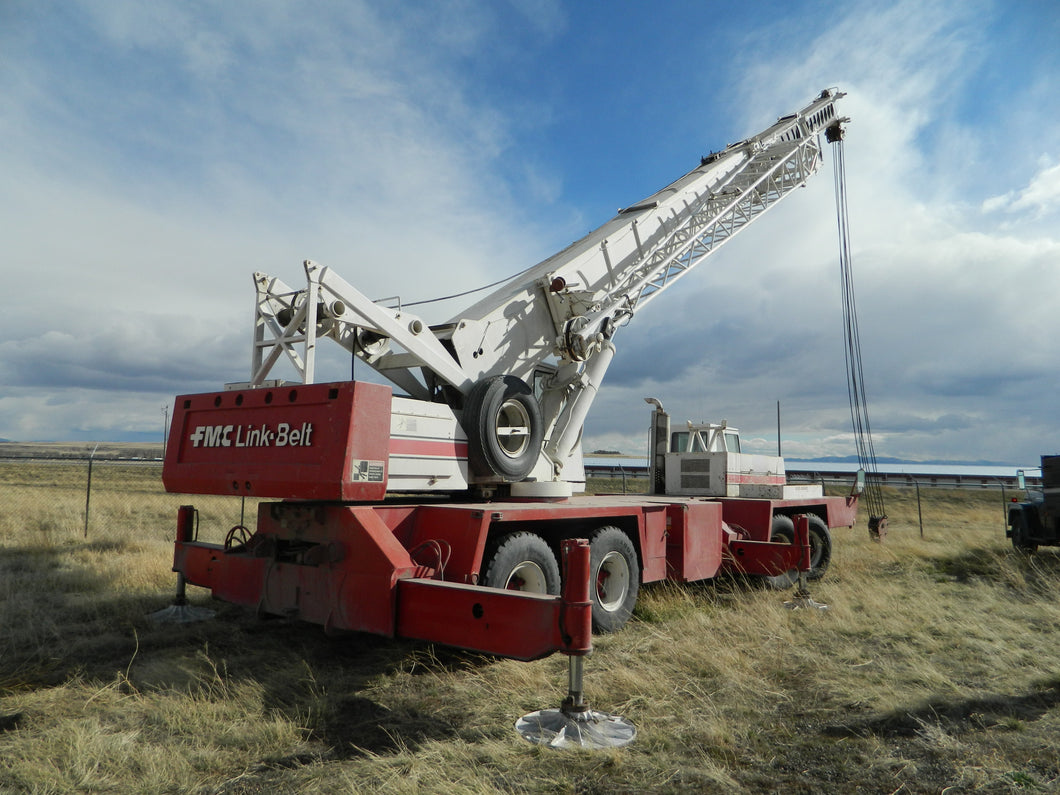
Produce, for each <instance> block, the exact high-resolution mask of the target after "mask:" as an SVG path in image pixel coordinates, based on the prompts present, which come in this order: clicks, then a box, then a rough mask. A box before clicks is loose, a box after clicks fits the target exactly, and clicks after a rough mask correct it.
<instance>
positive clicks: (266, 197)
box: [0, 0, 1060, 465]
mask: <svg viewBox="0 0 1060 795" xmlns="http://www.w3.org/2000/svg"><path fill="white" fill-rule="evenodd" d="M1057 41H1060V6H1058V5H1057V4H1056V3H1055V2H1053V1H1052V0H1040V1H1035V0H1022V1H1021V0H1015V1H1013V2H988V1H987V0H967V1H966V0H961V1H959V2H956V1H955V2H894V3H885V2H883V3H881V2H845V3H818V2H814V3H810V2H763V3H753V4H744V5H743V6H740V7H739V8H737V6H736V5H735V4H732V3H713V2H695V3H692V2H671V3H667V2H659V3H655V4H651V5H648V4H644V3H610V4H599V3H560V2H546V1H545V0H510V2H492V3H486V2H471V1H470V0H468V1H467V2H404V3H400V4H396V3H383V2H375V3H363V2H352V1H351V2H341V3H340V2H320V3H297V2H280V0H275V1H274V2H270V1H269V0H258V1H257V2H235V1H233V2H226V3H207V2H194V0H185V1H183V2H170V1H168V0H156V2H152V3H150V4H145V3H141V2H133V1H132V0H108V2H105V3H91V2H70V1H69V0H63V1H62V2H59V1H58V0H57V1H55V2H50V1H49V0H6V2H3V3H0V97H2V100H3V101H2V102H0V140H2V141H3V146H2V147H0V174H3V175H4V179H3V180H0V252H2V254H3V257H2V259H0V269H2V271H3V278H4V284H5V287H6V289H5V295H6V296H7V298H8V300H7V301H5V308H4V311H3V312H0V332H2V334H0V437H4V438H9V439H14V440H42V439H57V440H82V441H86V442H88V441H100V440H111V439H153V438H160V437H161V426H162V406H163V405H165V404H170V403H171V402H172V398H173V396H174V395H176V394H178V393H186V392H194V391H206V390H212V389H216V388H219V387H220V385H222V384H223V383H224V382H226V381H235V380H242V379H245V378H246V377H247V371H248V369H249V366H250V354H249V350H250V338H251V319H252V306H253V288H252V283H251V274H252V273H253V272H254V271H259V270H260V271H265V272H267V273H270V274H273V275H277V276H280V277H282V278H284V279H285V280H287V281H288V282H289V283H296V282H297V281H298V280H299V279H300V278H301V277H300V273H301V269H300V263H301V261H302V260H303V259H306V258H311V259H314V260H317V261H319V262H321V263H324V264H326V265H329V266H331V267H334V268H335V269H336V270H337V271H339V273H341V274H342V275H343V276H344V277H345V278H346V279H348V280H349V281H351V282H352V283H354V284H355V285H356V286H358V287H359V288H360V289H361V290H362V291H364V292H365V293H367V294H369V295H372V296H379V297H383V296H390V295H395V294H400V295H401V296H402V299H403V300H405V301H415V300H420V299H424V298H432V297H435V296H440V295H447V294H451V293H454V292H459V291H462V290H466V289H470V288H472V287H476V286H479V285H484V284H487V283H489V282H493V281H496V280H497V279H499V278H501V277H503V276H507V275H509V274H512V273H515V272H517V271H519V270H522V269H523V268H525V267H529V266H531V265H533V264H534V263H536V262H538V261H540V260H542V259H544V258H545V257H547V256H549V255H551V254H552V253H554V252H555V251H558V250H559V249H561V248H563V247H564V246H566V245H567V244H568V243H569V242H571V241H572V240H574V239H577V238H579V237H581V236H582V235H584V234H585V233H587V232H588V231H590V230H591V229H593V228H595V227H596V226H599V225H600V224H602V223H603V222H605V221H606V220H607V219H608V218H609V217H610V216H611V215H612V214H613V213H614V211H615V209H616V208H618V207H620V206H627V205H630V204H632V203H633V202H635V201H636V200H637V199H640V198H642V197H643V196H646V195H648V194H650V193H653V192H654V191H655V190H657V189H659V188H660V187H662V186H664V185H665V184H667V183H669V182H670V181H671V180H673V179H674V178H676V177H678V176H680V175H682V174H683V173H685V172H686V171H688V170H689V169H690V168H692V167H693V166H695V165H696V164H697V163H698V159H699V157H700V156H701V155H704V154H707V153H708V152H710V151H712V150H715V149H720V148H722V147H723V146H725V145H726V144H728V143H731V142H733V141H736V140H739V139H741V138H744V137H747V136H748V135H752V134H754V133H756V132H758V131H759V130H760V129H762V128H764V127H766V126H768V124H770V123H771V122H772V121H773V120H775V119H776V117H778V116H780V115H783V114H786V113H789V112H791V111H794V110H796V109H798V108H799V107H802V106H803V105H804V104H806V103H807V102H808V101H809V100H810V99H812V98H813V97H814V96H815V95H816V94H817V93H818V92H819V91H820V90H821V89H822V88H825V87H828V86H838V87H839V88H840V89H841V90H843V91H845V92H847V94H848V96H847V97H846V98H845V99H844V100H843V104H842V110H843V113H844V114H845V115H847V116H850V117H851V119H852V121H851V123H850V124H849V126H848V134H847V143H846V158H847V186H848V191H849V205H850V214H851V228H852V241H851V242H852V247H853V255H854V268H855V282H856V287H857V298H858V308H859V314H860V320H861V342H862V353H863V357H864V369H865V376H866V382H867V392H868V398H869V407H870V418H871V422H872V428H873V432H874V438H875V442H876V452H877V454H879V455H881V456H896V457H902V458H909V459H919V460H926V459H951V460H961V461H975V460H992V461H1001V462H1006V463H1011V464H1014V465H1016V464H1019V465H1023V464H1032V463H1034V461H1035V460H1036V459H1037V456H1038V455H1039V454H1040V453H1042V452H1056V451H1058V450H1060V431H1058V427H1057V420H1058V416H1057V415H1058V412H1057V410H1056V399H1055V397H1054V395H1055V394H1056V393H1057V391H1058V386H1060V384H1058V380H1060V379H1058V376H1057V373H1058V372H1060V352H1058V348H1057V346H1056V345H1055V343H1054V340H1056V339H1058V338H1060V312H1057V309H1056V306H1057V299H1056V296H1057V295H1058V294H1060V223H1058V222H1060V123H1058V121H1060V119H1058V115H1060V111H1058V110H1057V108H1058V107H1060V103H1058V102H1057V97H1058V96H1060V84H1058V83H1060V55H1058V54H1057V50H1058V48H1057V47H1056V46H1055V42H1057ZM832 190H833V189H832V176H831V165H830V162H828V163H827V164H826V167H825V168H824V169H822V172H821V173H820V174H818V175H817V176H815V177H814V178H813V179H812V180H811V181H810V182H809V184H808V185H807V187H806V188H805V189H804V190H801V191H799V192H798V193H797V194H796V195H795V196H793V197H791V198H790V199H789V200H788V201H787V202H785V203H784V204H782V205H781V206H780V207H778V208H777V209H776V210H775V211H773V212H772V213H769V214H767V216H765V217H763V218H762V219H761V220H760V221H758V222H756V224H755V225H753V226H752V227H751V228H749V229H748V230H747V231H746V232H744V233H743V234H742V235H741V236H739V237H738V238H737V239H736V240H734V241H733V242H732V243H731V244H729V245H728V246H727V247H726V248H725V249H723V250H722V251H720V252H719V253H718V254H716V255H714V256H712V257H710V258H709V259H708V260H707V261H706V262H705V263H704V264H702V265H701V266H700V267H699V268H698V269H697V270H696V271H695V272H694V273H693V274H690V275H689V277H687V278H686V279H685V280H682V281H681V282H680V283H679V286H675V288H674V289H673V290H671V291H669V292H668V293H667V294H666V295H664V296H661V297H660V298H659V299H658V300H656V301H653V302H652V303H651V304H650V305H649V306H648V307H646V308H645V309H644V311H643V312H642V313H640V315H639V316H638V317H637V318H635V319H634V321H633V322H632V323H631V324H630V326H629V327H628V328H626V329H623V330H622V332H621V333H620V334H619V335H618V336H616V339H615V342H616V345H617V347H618V356H617V358H616V360H615V363H614V364H613V365H612V368H611V370H610V372H609V373H608V377H607V379H606V380H605V382H604V388H603V390H602V392H601V395H600V398H599V399H598V402H597V405H596V406H595V407H594V410H593V413H592V415H591V416H590V420H589V422H588V424H587V427H586V439H585V444H586V446H587V447H588V448H589V449H593V448H596V447H604V448H616V449H622V450H624V451H626V452H640V451H641V450H642V449H643V447H644V446H645V439H646V428H647V412H646V408H647V407H646V406H645V404H644V403H643V400H642V398H643V397H645V396H648V395H651V396H654V397H657V398H659V399H660V400H662V401H663V403H664V404H665V405H666V406H667V408H668V409H670V410H671V413H672V414H673V415H674V417H675V419H677V420H678V421H681V420H683V419H686V418H687V419H706V420H718V419H722V418H724V419H727V420H728V421H729V422H730V423H731V424H734V425H737V426H739V427H740V428H741V429H742V430H743V431H744V435H745V437H748V438H750V439H752V440H757V441H756V442H755V443H756V444H758V445H759V446H760V447H761V449H762V450H763V451H768V450H772V449H774V448H775V444H776V443H775V421H776V420H775V414H776V403H777V401H778V400H779V401H780V402H781V405H782V411H783V417H784V448H785V453H786V454H787V455H789V456H790V457H811V456H819V455H845V454H850V453H852V452H853V451H854V445H853V441H852V439H851V432H850V417H849V409H848V406H847V390H846V386H845V373H844V366H843V347H842V336H841V333H842V325H841V306H840V297H839V277H838V244H837V233H836V221H835V208H834V201H833V197H832ZM468 302H470V299H468ZM459 308H460V307H459V306H458V305H457V306H452V305H444V304H443V305H439V306H438V307H437V308H436V310H431V311H437V312H439V316H438V317H437V318H432V317H430V316H428V317H427V318H426V319H428V320H432V319H444V318H445V317H448V316H450V315H453V314H456V313H457V311H458V310H459ZM425 314H426V311H425ZM335 377H342V375H341V374H337V375H336V376H335Z"/></svg>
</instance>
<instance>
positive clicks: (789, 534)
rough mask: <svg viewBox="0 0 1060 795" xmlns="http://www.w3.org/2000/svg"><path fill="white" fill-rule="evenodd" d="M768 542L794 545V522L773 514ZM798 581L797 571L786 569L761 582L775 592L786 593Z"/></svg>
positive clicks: (786, 517) (788, 518) (787, 517)
mask: <svg viewBox="0 0 1060 795" xmlns="http://www.w3.org/2000/svg"><path fill="white" fill-rule="evenodd" d="M769 540H770V541H772V542H773V543H775V544H794V543H795V522H794V521H792V519H791V517H790V516H783V515H781V514H779V513H778V514H775V515H774V516H773V522H772V525H771V526H770V530H769ZM798 579H799V571H798V569H788V570H787V571H785V572H783V573H781V574H775V575H773V576H772V577H763V578H762V582H763V583H764V584H765V585H767V586H769V587H770V588H773V589H774V590H777V591H786V590H787V589H788V588H790V587H791V586H793V585H794V584H795V582H796V580H798Z"/></svg>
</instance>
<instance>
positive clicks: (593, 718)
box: [515, 707, 637, 748]
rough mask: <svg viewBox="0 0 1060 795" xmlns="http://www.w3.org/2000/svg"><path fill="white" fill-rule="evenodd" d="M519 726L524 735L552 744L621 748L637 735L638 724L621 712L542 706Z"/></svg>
mask: <svg viewBox="0 0 1060 795" xmlns="http://www.w3.org/2000/svg"><path fill="white" fill-rule="evenodd" d="M515 730H516V731H517V732H519V734H521V735H523V737H524V738H526V739H527V740H529V741H530V742H532V743H537V744H538V745H547V746H549V747H550V748H574V747H579V748H621V747H622V746H624V745H629V744H630V743H631V742H633V739H634V738H635V737H636V736H637V727H636V726H634V725H633V724H632V723H630V722H629V721H628V720H626V719H625V718H623V717H620V716H618V715H607V714H605V713H603V712H597V711H596V710H592V709H584V710H581V711H574V710H566V709H564V708H562V707H561V708H560V709H541V710H538V711H537V712H531V713H530V714H529V715H523V717H521V718H519V720H517V721H516V722H515Z"/></svg>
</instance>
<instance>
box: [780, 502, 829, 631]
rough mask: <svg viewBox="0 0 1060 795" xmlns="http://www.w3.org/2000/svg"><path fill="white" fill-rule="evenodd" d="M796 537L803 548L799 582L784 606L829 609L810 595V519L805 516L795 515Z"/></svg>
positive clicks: (802, 608) (789, 608)
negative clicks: (808, 576)
mask: <svg viewBox="0 0 1060 795" xmlns="http://www.w3.org/2000/svg"><path fill="white" fill-rule="evenodd" d="M795 538H796V539H797V540H798V543H799V545H800V546H801V548H802V555H801V556H800V557H799V584H798V586H797V587H796V589H795V595H794V596H793V597H792V598H791V599H790V600H789V601H787V602H785V603H784V607H786V608H788V610H804V609H812V610H827V609H828V605H825V604H821V603H820V602H815V601H814V600H813V598H812V597H811V596H810V589H809V588H807V587H806V576H807V575H808V574H809V572H810V565H811V564H810V520H809V519H808V518H807V517H806V516H805V515H803V516H797V517H795Z"/></svg>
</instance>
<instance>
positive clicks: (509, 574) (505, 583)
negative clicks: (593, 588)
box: [482, 532, 560, 596]
mask: <svg viewBox="0 0 1060 795" xmlns="http://www.w3.org/2000/svg"><path fill="white" fill-rule="evenodd" d="M485 570H486V574H485V576H484V577H483V580H482V584H483V585H486V586H488V587H490V588H502V589H504V590H508V591H526V592H528V593H540V594H550V595H552V596H558V595H559V592H560V574H559V564H558V563H557V562H556V556H555V555H554V554H553V553H552V549H551V548H550V547H549V545H548V544H547V543H545V539H543V538H542V537H541V536H539V535H535V534H534V533H522V532H520V533H510V534H509V535H506V536H504V537H502V538H501V539H500V542H499V543H498V544H497V547H496V548H495V549H494V551H493V555H492V556H490V559H489V561H488V562H487V563H486V565H485Z"/></svg>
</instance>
